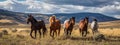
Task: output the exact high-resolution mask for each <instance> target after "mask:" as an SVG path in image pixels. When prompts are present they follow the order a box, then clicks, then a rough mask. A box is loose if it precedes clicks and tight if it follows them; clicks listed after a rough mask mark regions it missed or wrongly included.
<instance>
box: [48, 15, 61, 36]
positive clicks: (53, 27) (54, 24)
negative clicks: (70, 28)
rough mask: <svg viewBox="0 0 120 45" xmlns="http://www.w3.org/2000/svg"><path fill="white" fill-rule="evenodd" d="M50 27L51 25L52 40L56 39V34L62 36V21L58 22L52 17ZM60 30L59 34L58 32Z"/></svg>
mask: <svg viewBox="0 0 120 45" xmlns="http://www.w3.org/2000/svg"><path fill="white" fill-rule="evenodd" d="M49 25H50V36H51V37H52V38H54V34H56V36H57V35H58V36H59V35H60V29H61V22H60V20H56V19H55V17H54V16H51V17H50V18H49ZM57 30H58V32H57Z"/></svg>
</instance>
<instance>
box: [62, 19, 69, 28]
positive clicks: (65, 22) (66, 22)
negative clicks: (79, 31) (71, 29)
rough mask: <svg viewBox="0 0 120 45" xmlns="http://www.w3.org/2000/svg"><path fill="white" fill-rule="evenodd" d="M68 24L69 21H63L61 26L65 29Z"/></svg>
mask: <svg viewBox="0 0 120 45" xmlns="http://www.w3.org/2000/svg"><path fill="white" fill-rule="evenodd" d="M68 22H69V20H65V21H64V26H63V27H64V28H65V27H68Z"/></svg>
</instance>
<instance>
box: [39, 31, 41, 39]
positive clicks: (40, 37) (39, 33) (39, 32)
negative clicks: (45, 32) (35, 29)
mask: <svg viewBox="0 0 120 45" xmlns="http://www.w3.org/2000/svg"><path fill="white" fill-rule="evenodd" d="M39 34H40V38H41V30H39Z"/></svg>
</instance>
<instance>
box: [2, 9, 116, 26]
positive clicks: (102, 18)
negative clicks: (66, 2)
mask: <svg viewBox="0 0 120 45" xmlns="http://www.w3.org/2000/svg"><path fill="white" fill-rule="evenodd" d="M28 14H32V15H33V16H34V17H35V18H36V19H37V20H41V19H42V20H44V21H45V22H46V23H48V19H49V17H50V16H51V15H56V17H57V19H59V20H61V21H62V23H63V22H64V21H65V20H66V19H69V18H70V17H72V16H74V17H76V19H75V20H76V22H79V21H80V20H81V19H83V18H84V17H89V20H90V22H91V21H92V19H93V18H96V19H97V20H98V21H99V22H106V21H113V20H118V19H116V18H113V17H109V16H106V15H103V14H100V13H90V12H84V13H56V14H38V13H20V12H12V11H8V10H3V9H0V20H3V19H6V20H10V21H12V23H16V24H17V23H22V24H26V18H27V15H28Z"/></svg>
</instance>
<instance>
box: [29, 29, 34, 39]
mask: <svg viewBox="0 0 120 45" xmlns="http://www.w3.org/2000/svg"><path fill="white" fill-rule="evenodd" d="M32 32H33V30H31V32H30V36H31V37H32V38H34V37H33V36H32Z"/></svg>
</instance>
